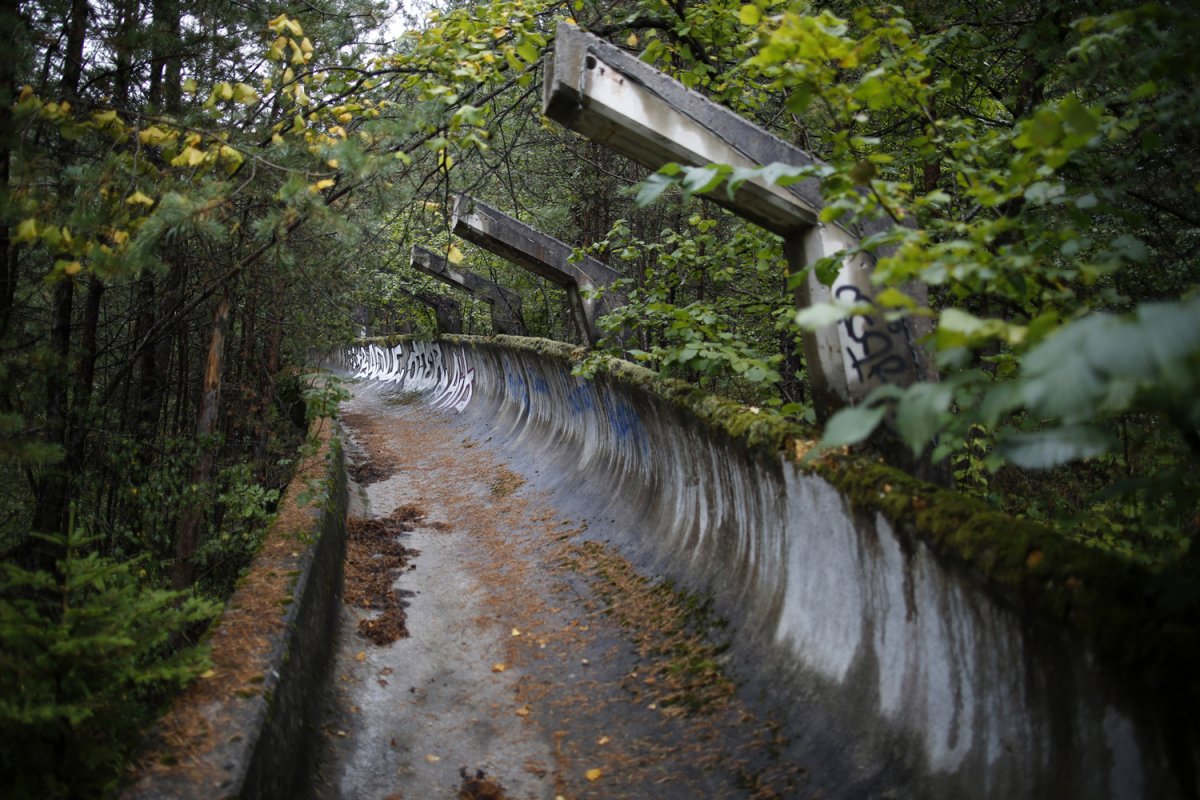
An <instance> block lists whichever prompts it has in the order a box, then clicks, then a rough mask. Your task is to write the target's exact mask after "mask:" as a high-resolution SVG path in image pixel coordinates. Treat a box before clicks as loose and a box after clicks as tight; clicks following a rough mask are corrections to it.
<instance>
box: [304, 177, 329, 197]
mask: <svg viewBox="0 0 1200 800" xmlns="http://www.w3.org/2000/svg"><path fill="white" fill-rule="evenodd" d="M333 184H334V180H333V178H322V179H321V180H319V181H317V182H316V183H312V184H309V186H308V190H309V191H310V192H312V193H313V194H316V193H317V192H319V191H321V190H323V189H328V188H329V187H330V186H333Z"/></svg>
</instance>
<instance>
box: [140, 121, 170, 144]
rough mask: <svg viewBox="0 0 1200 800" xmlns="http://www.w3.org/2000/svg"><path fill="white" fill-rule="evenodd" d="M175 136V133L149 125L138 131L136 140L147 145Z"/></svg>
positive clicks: (160, 142) (159, 142)
mask: <svg viewBox="0 0 1200 800" xmlns="http://www.w3.org/2000/svg"><path fill="white" fill-rule="evenodd" d="M176 136H177V134H176V133H174V132H167V131H164V130H163V129H162V128H160V127H158V126H157V125H151V126H150V127H149V128H146V129H145V130H142V131H138V141H139V142H141V143H142V144H148V145H159V144H162V143H163V142H165V141H169V140H171V139H174V138H175V137H176Z"/></svg>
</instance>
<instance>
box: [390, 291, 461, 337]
mask: <svg viewBox="0 0 1200 800" xmlns="http://www.w3.org/2000/svg"><path fill="white" fill-rule="evenodd" d="M400 291H401V292H402V293H403V294H405V295H407V296H408V297H411V298H412V299H413V300H416V301H417V302H418V303H424V304H425V305H427V306H429V307H430V308H432V309H433V316H434V319H436V320H437V329H438V333H462V332H463V325H462V309H461V308H460V307H459V304H458V301H457V300H455V299H454V298H453V297H447V296H446V295H444V294H434V293H433V292H422V291H415V292H410V291H409V290H407V289H401V290H400Z"/></svg>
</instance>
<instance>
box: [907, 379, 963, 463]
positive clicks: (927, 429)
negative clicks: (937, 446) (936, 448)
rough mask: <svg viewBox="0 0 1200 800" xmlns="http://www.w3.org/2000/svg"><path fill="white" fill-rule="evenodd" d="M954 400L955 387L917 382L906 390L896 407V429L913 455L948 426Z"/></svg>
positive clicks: (918, 452)
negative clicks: (950, 409)
mask: <svg viewBox="0 0 1200 800" xmlns="http://www.w3.org/2000/svg"><path fill="white" fill-rule="evenodd" d="M953 399H954V390H953V388H952V387H950V386H948V385H946V384H938V383H917V384H914V385H913V386H910V387H908V389H907V390H906V391H905V392H904V395H903V397H901V398H900V404H899V405H898V406H897V408H896V432H897V433H899V434H900V438H901V439H903V440H904V442H905V443H906V444H907V445H908V446H909V447H910V448H912V451H913V455H918V454H920V452H921V451H922V450H923V449H925V445H926V444H928V443H929V442H930V441H931V440H932V439H933V437H934V436H936V435H937V434H938V433H939V432H940V431H941V430H942V428H944V427H945V424H946V422H947V420H948V419H949V418H950V415H949V414H948V413H947V411H948V410H949V408H950V403H951V401H953Z"/></svg>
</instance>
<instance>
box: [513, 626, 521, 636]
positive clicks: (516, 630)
mask: <svg viewBox="0 0 1200 800" xmlns="http://www.w3.org/2000/svg"><path fill="white" fill-rule="evenodd" d="M512 635H513V636H520V635H521V631H520V630H519V629H517V628H513V629H512Z"/></svg>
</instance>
